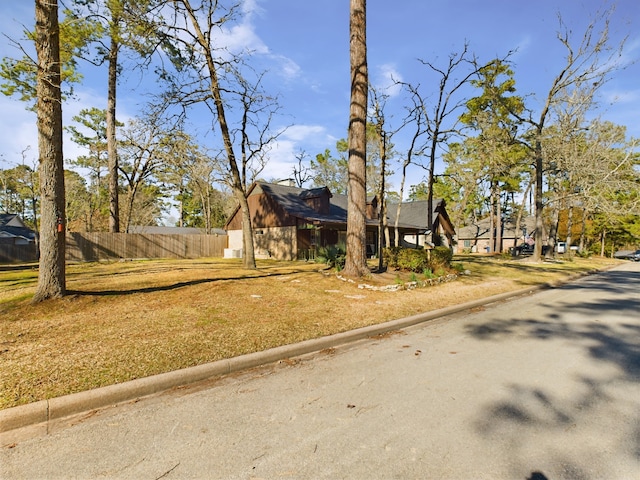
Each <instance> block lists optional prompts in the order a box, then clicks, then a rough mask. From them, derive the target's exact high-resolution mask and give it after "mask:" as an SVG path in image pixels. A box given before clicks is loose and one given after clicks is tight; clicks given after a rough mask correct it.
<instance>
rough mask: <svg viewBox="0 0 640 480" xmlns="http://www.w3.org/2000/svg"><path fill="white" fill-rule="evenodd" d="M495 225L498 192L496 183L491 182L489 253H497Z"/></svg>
mask: <svg viewBox="0 0 640 480" xmlns="http://www.w3.org/2000/svg"><path fill="white" fill-rule="evenodd" d="M495 225H496V191H495V183H494V182H493V181H492V182H491V187H490V193H489V250H488V251H487V253H493V252H495V246H496V237H495Z"/></svg>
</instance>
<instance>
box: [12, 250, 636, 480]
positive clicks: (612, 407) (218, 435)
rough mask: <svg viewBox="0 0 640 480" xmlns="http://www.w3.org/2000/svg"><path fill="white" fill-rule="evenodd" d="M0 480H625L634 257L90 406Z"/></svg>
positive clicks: (15, 455)
mask: <svg viewBox="0 0 640 480" xmlns="http://www.w3.org/2000/svg"><path fill="white" fill-rule="evenodd" d="M354 301H357V300H354ZM0 478H2V479H13V478H28V479H35V478H91V479H95V478H132V479H160V478H166V479H174V478H176V479H178V478H179V479H185V478H212V479H218V478H220V479H227V478H230V479H236V478H237V479H278V478H285V479H311V478H314V479H315V478H331V479H336V478H353V479H364V478H368V479H371V478H374V479H375V478H384V479H390V478H400V479H409V478H416V479H426V478H433V479H502V478H504V479H532V480H544V479H549V480H557V479H564V478H566V479H638V478H640V263H631V262H629V263H626V264H624V265H623V266H621V267H618V268H616V269H614V270H610V271H607V272H603V273H601V274H598V275H593V276H589V277H586V278H583V279H581V280H579V281H576V282H573V283H571V284H568V285H565V286H563V287H560V288H556V289H552V290H547V291H542V292H539V293H535V294H532V295H529V296H526V297H522V298H518V299H516V300H511V301H507V302H501V303H497V304H493V305H489V306H486V307H484V308H480V309H476V311H473V312H469V313H467V314H458V315H453V316H450V317H448V318H443V319H440V320H437V321H433V322H430V323H429V324H425V325H421V326H418V327H412V328H409V329H406V330H404V331H402V332H399V333H396V334H387V335H384V336H382V337H381V338H375V339H369V340H366V341H361V342H358V343H356V344H353V345H350V346H348V347H342V348H338V349H336V350H335V351H333V350H330V351H325V352H321V353H318V354H315V355H311V356H307V357H304V358H302V359H298V360H293V361H287V362H280V363H279V364H277V365H272V366H269V367H263V368H259V369H254V370H251V371H249V372H245V373H242V374H238V375H234V376H230V377H227V378H224V379H221V380H218V381H216V382H210V383H209V384H207V385H201V386H199V387H198V388H188V389H183V390H178V391H175V392H172V393H168V394H163V395H159V396H156V397H153V398H151V399H147V400H143V401H140V402H138V403H135V404H129V405H124V406H119V407H115V408H111V409H106V410H103V411H100V412H98V413H96V414H94V415H92V416H90V417H89V418H84V419H81V420H80V419H79V420H78V421H77V424H75V425H74V426H70V427H65V428H59V429H58V430H57V431H54V432H53V433H52V434H50V435H48V436H44V437H37V438H32V439H30V440H26V441H23V442H19V443H17V444H16V445H12V446H11V447H10V448H8V447H5V448H3V449H2V450H1V451H0Z"/></svg>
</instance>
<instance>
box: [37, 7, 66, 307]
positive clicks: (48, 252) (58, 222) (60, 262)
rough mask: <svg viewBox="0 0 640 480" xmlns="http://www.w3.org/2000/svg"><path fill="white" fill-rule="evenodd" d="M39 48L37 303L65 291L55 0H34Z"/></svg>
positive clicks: (58, 64) (58, 56) (60, 125)
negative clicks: (38, 257)
mask: <svg viewBox="0 0 640 480" xmlns="http://www.w3.org/2000/svg"><path fill="white" fill-rule="evenodd" d="M36 52H37V56H38V75H37V86H36V89H37V99H38V100H37V107H36V108H37V115H38V120H37V121H38V155H39V162H40V268H39V273H38V286H37V288H36V293H35V295H34V297H33V302H34V303H35V302H39V301H42V300H46V299H48V298H58V297H62V296H63V295H64V294H65V293H66V285H65V281H66V280H65V198H64V168H63V156H62V95H61V91H60V27H59V25H58V1H57V0H36Z"/></svg>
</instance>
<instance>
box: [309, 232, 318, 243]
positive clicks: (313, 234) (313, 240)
mask: <svg viewBox="0 0 640 480" xmlns="http://www.w3.org/2000/svg"><path fill="white" fill-rule="evenodd" d="M309 234H310V235H309V236H310V242H311V245H312V246H316V245H317V244H318V230H316V229H313V230H310V231H309Z"/></svg>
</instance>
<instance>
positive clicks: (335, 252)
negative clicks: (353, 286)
mask: <svg viewBox="0 0 640 480" xmlns="http://www.w3.org/2000/svg"><path fill="white" fill-rule="evenodd" d="M346 252H347V250H346V248H345V246H344V245H327V246H326V247H318V250H317V252H316V262H317V263H324V264H326V265H327V267H329V268H335V269H336V270H338V271H340V270H342V269H343V268H344V264H345V262H346V259H347V253H346Z"/></svg>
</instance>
